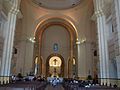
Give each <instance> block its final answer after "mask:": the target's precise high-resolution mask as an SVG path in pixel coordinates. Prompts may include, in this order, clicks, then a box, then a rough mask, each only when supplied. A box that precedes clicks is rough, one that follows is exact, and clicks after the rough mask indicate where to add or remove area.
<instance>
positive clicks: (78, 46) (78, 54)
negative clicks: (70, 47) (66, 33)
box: [76, 41, 81, 77]
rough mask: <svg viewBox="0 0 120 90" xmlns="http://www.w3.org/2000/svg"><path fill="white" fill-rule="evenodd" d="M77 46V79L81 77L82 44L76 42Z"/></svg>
mask: <svg viewBox="0 0 120 90" xmlns="http://www.w3.org/2000/svg"><path fill="white" fill-rule="evenodd" d="M76 46H77V60H76V71H77V72H76V75H77V77H80V76H81V74H80V70H79V69H80V68H81V67H80V65H79V64H80V42H79V41H76Z"/></svg>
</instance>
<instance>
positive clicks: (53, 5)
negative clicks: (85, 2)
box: [33, 0, 81, 9]
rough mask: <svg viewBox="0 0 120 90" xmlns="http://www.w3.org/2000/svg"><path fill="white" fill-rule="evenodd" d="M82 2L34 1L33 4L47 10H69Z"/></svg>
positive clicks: (69, 0) (77, 0)
mask: <svg viewBox="0 0 120 90" xmlns="http://www.w3.org/2000/svg"><path fill="white" fill-rule="evenodd" d="M80 1H81V0H33V2H34V3H35V4H37V5H39V6H41V7H44V8H47V9H68V8H72V7H74V6H76V5H78V4H79V3H80Z"/></svg>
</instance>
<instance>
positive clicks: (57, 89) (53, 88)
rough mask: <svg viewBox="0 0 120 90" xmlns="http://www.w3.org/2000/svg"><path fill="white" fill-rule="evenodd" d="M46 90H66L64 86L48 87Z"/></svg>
mask: <svg viewBox="0 0 120 90" xmlns="http://www.w3.org/2000/svg"><path fill="white" fill-rule="evenodd" d="M45 90H64V88H63V87H62V85H57V86H55V87H53V86H52V85H47V87H46V88H45Z"/></svg>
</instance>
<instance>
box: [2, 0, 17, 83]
mask: <svg viewBox="0 0 120 90" xmlns="http://www.w3.org/2000/svg"><path fill="white" fill-rule="evenodd" d="M17 2H18V0H15V1H14V4H13V7H12V8H11V10H10V11H9V13H8V21H7V22H6V37H5V42H4V49H3V58H2V69H1V70H2V72H1V76H4V78H3V80H4V84H6V83H9V76H10V67H11V58H12V49H13V40H14V33H15V25H16V16H17V13H18V11H19V10H18V9H17Z"/></svg>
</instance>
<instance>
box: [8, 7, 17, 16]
mask: <svg viewBox="0 0 120 90" xmlns="http://www.w3.org/2000/svg"><path fill="white" fill-rule="evenodd" d="M18 12H19V9H17V8H15V7H12V8H11V10H10V11H9V13H11V14H15V15H17V14H18Z"/></svg>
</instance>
